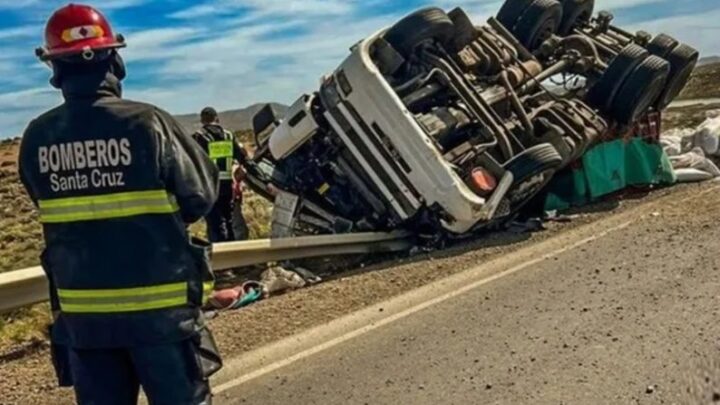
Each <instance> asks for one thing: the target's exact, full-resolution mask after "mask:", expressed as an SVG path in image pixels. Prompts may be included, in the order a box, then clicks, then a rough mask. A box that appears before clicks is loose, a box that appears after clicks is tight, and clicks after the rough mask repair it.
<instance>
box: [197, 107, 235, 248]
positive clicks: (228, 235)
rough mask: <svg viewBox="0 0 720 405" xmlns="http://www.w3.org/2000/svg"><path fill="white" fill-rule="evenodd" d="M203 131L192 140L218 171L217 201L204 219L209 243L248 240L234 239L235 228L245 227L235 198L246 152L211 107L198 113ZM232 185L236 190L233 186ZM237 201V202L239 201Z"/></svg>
mask: <svg viewBox="0 0 720 405" xmlns="http://www.w3.org/2000/svg"><path fill="white" fill-rule="evenodd" d="M200 121H201V123H202V128H201V129H200V130H199V131H197V132H196V133H195V134H194V135H193V138H195V141H197V143H198V144H199V145H200V146H201V147H202V148H203V149H204V150H205V151H206V152H207V154H208V156H209V157H210V160H212V161H213V162H215V164H216V165H217V167H218V170H219V171H220V189H219V195H218V200H217V202H216V203H215V206H214V207H213V208H212V210H211V211H210V213H209V214H208V215H207V216H206V217H205V222H206V223H207V234H208V239H209V240H210V241H211V242H214V243H217V242H230V241H235V240H243V239H247V234H244V235H236V234H235V229H241V227H240V226H238V224H245V219H244V217H243V215H242V196H238V195H237V193H238V190H239V191H240V192H241V190H242V188H241V187H239V184H240V183H241V182H242V181H243V180H242V178H241V175H240V173H242V165H244V164H246V162H248V160H249V159H248V157H247V152H246V151H245V149H244V148H242V147H241V146H240V144H238V142H237V141H236V140H235V135H233V133H232V132H230V131H228V130H226V129H225V128H223V127H222V126H221V125H220V119H219V116H218V113H217V111H216V110H215V109H214V108H212V107H206V108H204V109H203V110H202V111H201V113H200ZM234 185H235V186H234ZM238 197H239V198H238Z"/></svg>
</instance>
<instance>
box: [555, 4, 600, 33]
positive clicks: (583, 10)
mask: <svg viewBox="0 0 720 405" xmlns="http://www.w3.org/2000/svg"><path fill="white" fill-rule="evenodd" d="M562 6H563V18H562V22H561V23H560V28H558V34H560V35H563V36H566V35H570V34H572V32H573V30H574V29H575V28H577V27H580V26H582V25H583V24H586V23H588V22H589V21H590V19H591V18H592V14H593V11H595V0H562Z"/></svg>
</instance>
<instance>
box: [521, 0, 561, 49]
mask: <svg viewBox="0 0 720 405" xmlns="http://www.w3.org/2000/svg"><path fill="white" fill-rule="evenodd" d="M562 16H563V10H562V5H560V3H559V2H558V1H557V0H535V1H534V2H533V3H532V4H530V7H528V8H527V9H526V10H525V12H524V13H523V14H522V15H521V16H520V18H519V19H518V20H517V23H516V24H515V28H514V29H513V30H512V32H513V34H515V37H516V38H517V39H518V41H520V43H521V44H523V45H524V46H525V47H526V48H527V49H528V50H530V51H534V50H536V49H538V48H539V47H540V45H542V43H543V42H545V41H546V40H547V39H548V38H550V37H551V36H553V35H555V33H557V30H558V27H560V22H561V21H562Z"/></svg>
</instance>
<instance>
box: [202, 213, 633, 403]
mask: <svg viewBox="0 0 720 405" xmlns="http://www.w3.org/2000/svg"><path fill="white" fill-rule="evenodd" d="M636 220H637V219H635V220H630V221H627V222H624V223H622V224H620V225H617V226H614V227H612V228H610V229H607V230H605V231H603V232H601V233H599V234H597V235H593V236H591V237H589V238H585V239H583V240H580V241H578V242H575V243H573V244H571V245H569V246H566V247H563V248H560V249H557V250H555V251H553V252H551V253H548V254H545V255H543V256H540V257H538V258H536V259H533V260H530V261H527V262H524V263H522V264H519V265H517V266H514V267H512V268H510V269H508V270H505V271H503V272H501V273H498V274H495V275H492V276H490V277H487V278H484V279H482V280H478V281H476V282H474V283H471V284H468V285H467V286H465V287H462V288H459V289H457V290H455V291H452V292H450V293H447V294H444V295H441V296H438V297H436V298H433V299H431V300H429V301H425V302H423V303H422V304H419V305H416V306H413V307H411V308H408V309H406V310H404V311H401V312H399V313H397V314H394V315H391V316H389V317H387V318H385V319H382V320H380V321H378V322H376V323H373V324H370V325H367V326H365V327H362V328H359V329H355V330H353V331H351V332H348V333H346V334H344V335H342V336H339V337H337V338H335V339H331V340H328V341H327V342H325V343H322V344H319V345H317V346H315V347H312V348H309V349H307V350H304V351H301V352H299V353H297V354H295V355H293V356H290V357H288V358H286V359H284V360H281V361H277V362H275V363H272V364H269V365H267V366H265V367H262V368H259V369H257V370H254V371H252V372H250V373H247V374H245V375H242V376H240V377H238V378H236V379H234V380H232V381H229V382H227V383H225V384H222V385H219V386H218V387H216V388H215V389H214V391H215V393H216V394H220V393H223V392H225V391H228V390H230V389H233V388H235V387H238V386H240V385H242V384H244V383H246V382H248V381H251V380H254V379H256V378H259V377H262V376H264V375H266V374H269V373H272V372H273V371H276V370H279V369H281V368H284V367H287V366H289V365H291V364H293V363H295V362H297V361H300V360H302V359H305V358H308V357H311V356H313V355H315V354H318V353H320V352H322V351H325V350H328V349H330V348H332V347H335V346H337V345H340V344H342V343H345V342H347V341H348V340H351V339H354V338H356V337H359V336H362V335H365V334H367V333H369V332H372V331H374V330H376V329H378V328H381V327H383V326H385V325H388V324H391V323H393V322H396V321H398V320H401V319H403V318H406V317H408V316H410V315H413V314H415V313H417V312H420V311H422V310H424V309H426V308H429V307H432V306H434V305H437V304H440V303H442V302H444V301H447V300H450V299H452V298H455V297H457V296H460V295H462V294H465V293H467V292H469V291H472V290H474V289H476V288H479V287H482V286H484V285H485V284H489V283H492V282H493V281H496V280H499V279H501V278H504V277H507V276H509V275H512V274H515V273H517V272H519V271H522V270H524V269H526V268H528V267H531V266H533V265H535V264H538V263H540V262H543V261H545V260H548V259H552V258H554V257H556V256H559V255H561V254H563V253H565V252H568V251H570V250H573V249H577V248H578V247H581V246H583V245H586V244H588V243H590V242H593V241H595V240H597V239H600V238H602V237H604V236H606V235H608V234H610V233H612V232H616V231H619V230H622V229H625V228H627V227H628V226H630V225H631V224H632V223H634V222H635V221H636Z"/></svg>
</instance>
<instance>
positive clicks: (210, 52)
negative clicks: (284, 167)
mask: <svg viewBox="0 0 720 405" xmlns="http://www.w3.org/2000/svg"><path fill="white" fill-rule="evenodd" d="M596 1H597V4H598V8H603V9H609V10H612V11H614V12H615V14H616V16H617V20H616V21H617V22H618V23H619V24H620V25H623V26H625V27H628V28H630V29H633V30H637V29H645V30H647V31H650V32H653V33H658V32H667V33H669V34H672V35H675V36H677V37H678V38H680V39H682V40H685V41H687V42H689V43H691V44H693V45H694V46H696V47H697V48H699V49H700V50H701V51H702V52H703V54H705V55H715V54H720V40H718V38H720V1H717V0H596ZM65 3H66V2H64V1H56V0H0V49H2V52H0V138H2V137H8V136H15V135H19V134H20V133H21V132H22V130H23V128H24V127H25V125H26V124H27V123H28V121H29V120H30V119H32V118H33V117H34V116H36V115H38V114H40V113H41V112H42V111H44V110H46V109H48V108H50V107H52V106H54V105H57V104H58V103H59V102H60V101H61V100H60V97H59V94H58V93H57V92H56V91H54V90H53V89H51V88H50V86H49V85H48V82H47V79H48V77H49V75H50V72H49V69H48V68H47V67H46V66H45V65H42V64H40V63H39V62H37V60H36V59H35V58H34V49H35V48H36V47H37V46H38V45H40V44H41V42H42V32H43V25H44V22H45V20H46V19H47V17H48V16H49V15H50V14H51V12H52V10H53V9H55V8H57V7H59V6H61V5H63V4H65ZM91 4H93V5H94V6H96V7H98V8H100V9H101V10H102V11H103V12H105V14H106V15H108V17H110V19H111V20H112V21H113V24H114V26H115V29H116V31H118V32H121V33H123V34H124V35H125V36H126V37H127V41H128V44H129V46H128V48H127V49H125V50H123V55H124V56H125V59H126V61H127V62H128V70H129V77H128V79H127V80H126V82H125V88H126V96H127V97H128V98H133V99H137V100H142V101H148V102H152V103H155V104H157V105H159V106H161V107H162V108H165V109H167V110H169V111H170V112H172V113H188V112H195V111H198V110H199V109H201V108H202V107H203V106H205V105H214V106H216V107H218V108H220V109H231V108H239V107H243V106H246V105H248V104H250V103H254V102H261V101H278V102H283V103H290V102H292V101H293V100H294V99H295V98H296V97H297V96H299V94H300V93H302V92H308V91H313V90H314V89H315V88H316V87H317V84H318V81H319V78H320V77H321V75H322V74H324V73H326V72H328V71H331V70H332V69H333V68H334V67H335V66H336V65H337V64H338V63H339V62H340V61H341V60H342V58H343V57H344V56H345V55H346V54H347V49H348V47H349V46H350V45H352V44H353V43H355V42H356V41H357V40H359V39H361V38H362V37H364V36H366V35H368V34H370V33H372V32H374V31H376V30H378V29H380V28H382V27H384V26H386V25H389V24H391V23H392V22H393V21H394V20H396V19H397V18H399V17H401V16H402V15H404V14H407V13H408V12H410V11H412V10H413V9H415V8H418V7H421V6H425V5H429V4H433V5H439V6H442V7H446V8H452V7H453V6H456V5H460V6H463V7H465V8H466V10H468V11H469V12H470V13H471V14H472V15H473V16H475V17H476V18H477V19H478V21H481V20H484V19H486V18H487V17H488V16H489V15H491V14H493V13H494V12H495V11H496V10H497V9H498V8H499V4H500V1H499V0H435V1H432V0H399V1H383V0H363V1H360V0H285V1H282V0H98V1H95V2H93V3H91Z"/></svg>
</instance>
